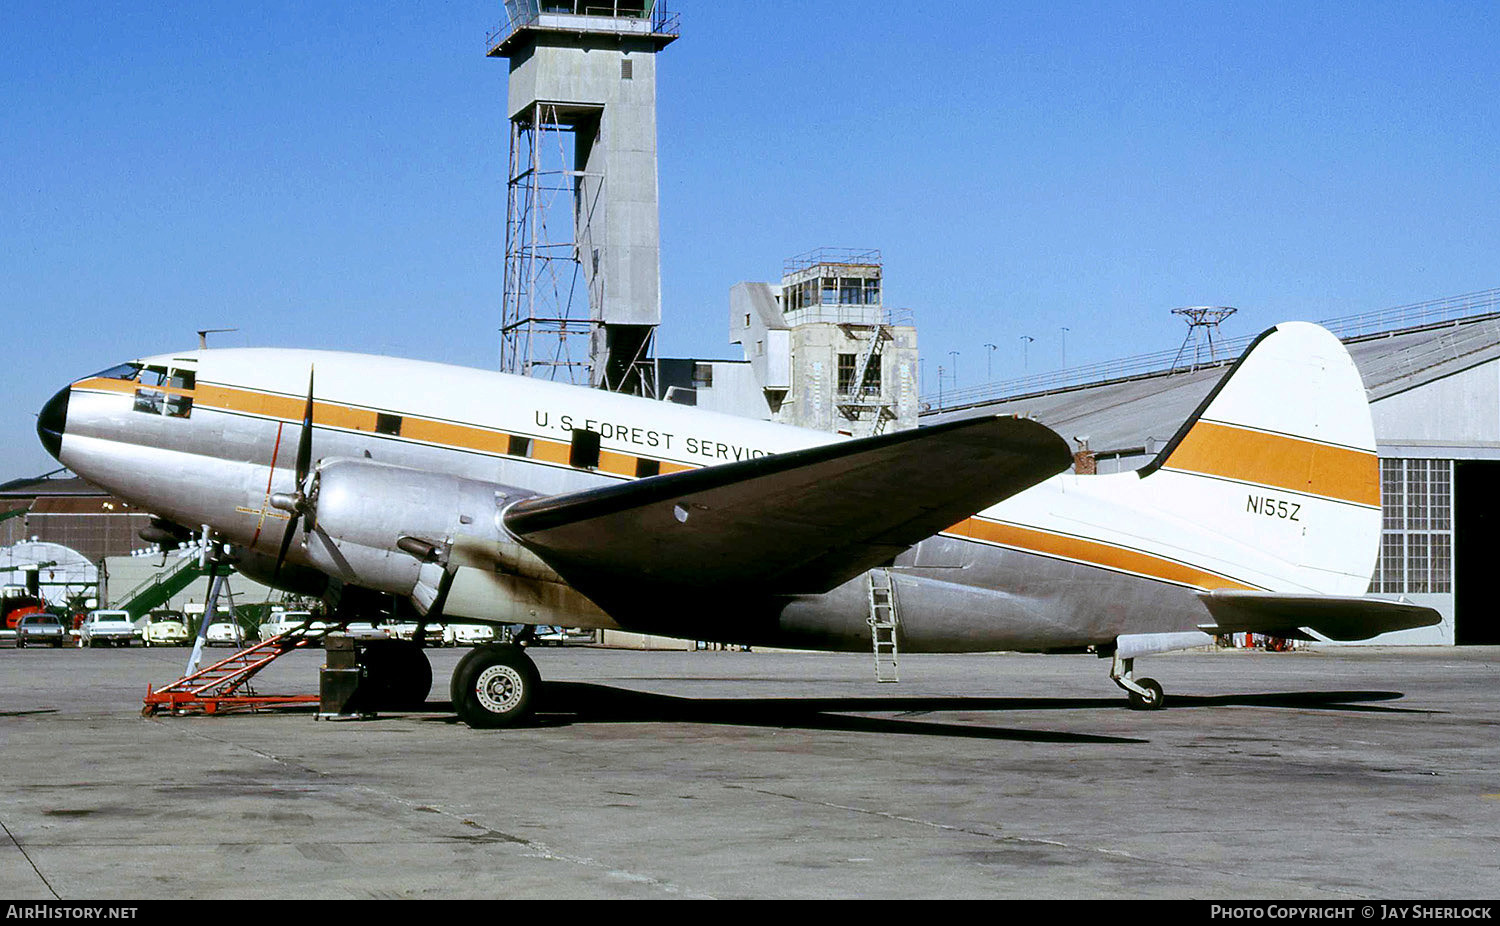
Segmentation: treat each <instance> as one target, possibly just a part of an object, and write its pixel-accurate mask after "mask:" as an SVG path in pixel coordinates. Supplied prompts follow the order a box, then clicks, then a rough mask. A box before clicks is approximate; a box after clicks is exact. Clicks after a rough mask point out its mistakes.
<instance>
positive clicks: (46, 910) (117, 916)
mask: <svg viewBox="0 0 1500 926" xmlns="http://www.w3.org/2000/svg"><path fill="white" fill-rule="evenodd" d="M138 910H140V907H86V906H80V905H76V904H47V903H33V904H15V903H13V904H6V905H5V918H6V919H8V920H133V919H135V915H136V912H137V911H138Z"/></svg>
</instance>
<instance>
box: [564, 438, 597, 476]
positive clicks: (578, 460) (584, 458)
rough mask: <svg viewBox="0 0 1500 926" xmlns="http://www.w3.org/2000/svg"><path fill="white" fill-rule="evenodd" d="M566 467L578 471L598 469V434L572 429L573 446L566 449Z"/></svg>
mask: <svg viewBox="0 0 1500 926" xmlns="http://www.w3.org/2000/svg"><path fill="white" fill-rule="evenodd" d="M568 465H569V466H575V467H577V468H578V469H597V468H598V467H599V432H598V431H586V430H584V429H583V428H574V429H573V444H572V446H571V447H569V448H568Z"/></svg>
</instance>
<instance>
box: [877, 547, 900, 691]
mask: <svg viewBox="0 0 1500 926" xmlns="http://www.w3.org/2000/svg"><path fill="white" fill-rule="evenodd" d="M869 623H870V639H871V642H872V643H873V644H874V648H875V681H877V682H899V681H901V678H900V676H899V674H898V673H897V670H896V658H897V647H896V628H897V625H898V624H899V623H900V618H899V617H898V615H897V614H896V589H895V586H894V585H893V584H892V582H891V574H890V572H889V571H887V570H885V569H871V570H870V617H869Z"/></svg>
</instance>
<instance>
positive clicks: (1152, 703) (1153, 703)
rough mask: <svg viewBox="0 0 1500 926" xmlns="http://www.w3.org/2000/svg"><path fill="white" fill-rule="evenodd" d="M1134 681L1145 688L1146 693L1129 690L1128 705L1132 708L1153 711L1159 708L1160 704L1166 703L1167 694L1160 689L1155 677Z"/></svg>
mask: <svg viewBox="0 0 1500 926" xmlns="http://www.w3.org/2000/svg"><path fill="white" fill-rule="evenodd" d="M1135 683H1136V684H1137V685H1140V686H1141V687H1142V688H1144V689H1146V693H1145V694H1140V693H1138V692H1134V691H1132V692H1129V694H1130V707H1131V708H1132V709H1133V710H1137V711H1155V710H1160V709H1161V706H1162V704H1164V703H1166V700H1167V695H1166V693H1165V692H1164V691H1162V688H1161V685H1159V684H1157V681H1156V679H1154V678H1141V679H1136V682H1135Z"/></svg>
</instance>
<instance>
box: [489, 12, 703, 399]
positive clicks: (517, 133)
mask: <svg viewBox="0 0 1500 926" xmlns="http://www.w3.org/2000/svg"><path fill="white" fill-rule="evenodd" d="M505 12H506V21H505V23H504V24H503V25H502V26H501V27H500V29H498V30H497V31H496V32H494V33H493V34H491V35H490V37H489V43H488V46H489V48H488V54H489V56H490V57H493V58H506V59H508V60H509V62H510V81H509V92H508V101H507V115H508V117H509V122H510V161H509V172H508V175H507V195H506V230H505V284H504V285H505V297H504V298H505V305H504V310H503V320H502V326H501V343H500V366H501V369H502V370H505V371H507V372H512V373H522V374H526V375H532V376H541V377H545V378H550V379H556V380H562V381H566V382H575V383H587V384H588V385H592V386H597V387H600V388H604V389H610V390H613V391H617V392H628V393H633V394H638V395H655V392H656V373H655V334H656V328H657V326H658V325H659V324H660V323H661V243H660V237H661V236H660V218H659V215H658V206H657V199H658V196H657V160H656V53H657V52H658V51H660V50H661V49H662V48H664V47H666V46H667V45H668V44H670V43H671V42H672V41H674V40H675V39H676V38H677V36H678V16H677V14H675V13H669V12H667V11H666V10H665V9H664V8H663V7H662V5H661V4H660V3H656V2H653V0H575V2H562V0H506V3H505Z"/></svg>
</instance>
